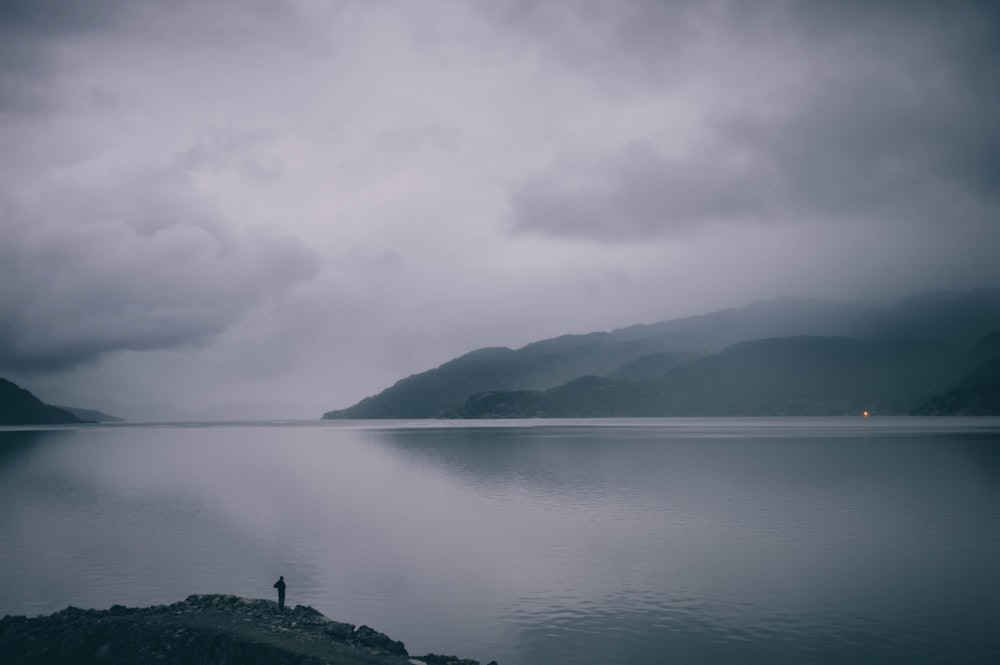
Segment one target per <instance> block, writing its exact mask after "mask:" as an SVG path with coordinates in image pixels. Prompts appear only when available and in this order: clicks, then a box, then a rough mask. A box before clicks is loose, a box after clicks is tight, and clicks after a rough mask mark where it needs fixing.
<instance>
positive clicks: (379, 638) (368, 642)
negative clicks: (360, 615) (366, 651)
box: [351, 626, 407, 656]
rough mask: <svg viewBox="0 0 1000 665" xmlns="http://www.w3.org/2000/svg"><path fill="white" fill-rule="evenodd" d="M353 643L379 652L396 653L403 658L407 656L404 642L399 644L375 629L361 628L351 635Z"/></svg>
mask: <svg viewBox="0 0 1000 665" xmlns="http://www.w3.org/2000/svg"><path fill="white" fill-rule="evenodd" d="M351 641H352V642H356V643H358V644H361V645H363V646H366V647H371V648H373V649H378V650H379V651H385V652H388V653H395V654H399V655H401V656H405V655H407V653H406V647H404V646H403V643H402V642H397V641H395V640H393V639H391V638H390V637H389V636H388V635H385V634H384V633H380V632H378V631H377V630H375V629H374V628H369V627H368V626H361V627H360V628H358V629H357V630H356V631H354V633H353V634H352V635H351Z"/></svg>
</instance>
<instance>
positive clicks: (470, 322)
mask: <svg viewBox="0 0 1000 665" xmlns="http://www.w3.org/2000/svg"><path fill="white" fill-rule="evenodd" d="M998 107H1000V9H997V8H996V7H994V3H988V2H953V3H939V2H908V3H905V4H901V3H897V2H879V1H874V2H871V1H869V2H853V1H847V2H837V3H816V2H799V1H795V0H763V1H761V2H753V3H748V2H737V1H727V0H717V1H713V2H684V1H678V2H660V1H653V0H630V1H628V2H619V1H617V0H615V1H612V0H571V1H569V2H560V3H537V2H528V1H527V0H504V1H501V2H491V3H468V2H463V1H459V0H431V1H429V2H423V3H409V2H401V1H400V2H394V1H391V0H386V1H384V2H355V1H350V0H344V1H342V2H332V3H312V2H306V1H303V0H254V1H252V2H236V1H235V0H217V1H214V2H188V1H186V0H185V1H182V2H169V3H168V2H157V1H155V0H149V1H146V2H126V1H124V0H96V1H94V2H88V3H75V2H58V1H56V0H51V1H50V0H41V1H28V0H14V1H11V2H6V3H3V6H2V7H0V148H2V149H0V235H2V242H0V375H4V376H7V377H9V378H14V379H17V380H20V381H21V382H22V383H25V384H26V385H28V386H29V387H35V388H36V389H39V390H40V391H41V392H42V393H43V397H49V398H50V399H52V400H58V401H62V402H64V403H69V402H72V401H74V400H75V401H76V403H79V405H80V406H100V404H102V403H104V404H109V403H114V404H120V403H123V402H127V401H128V400H130V399H143V400H148V401H152V402H173V403H185V404H188V405H202V404H205V403H221V402H224V401H229V400H233V399H254V400H261V399H271V398H274V399H280V400H282V401H289V402H304V401H307V400H308V401H311V402H313V403H316V404H317V409H316V414H317V415H318V414H319V413H320V412H321V411H322V410H326V409H330V408H336V407H340V406H346V405H347V404H349V403H351V402H353V401H356V400H357V399H359V398H361V397H364V396H365V395H367V394H370V393H372V392H376V391H378V390H379V389H381V388H383V387H385V386H386V385H387V384H389V383H391V382H393V381H395V380H396V379H398V378H401V377H402V376H405V375H407V374H409V373H413V372H417V371H422V370H424V369H427V368H429V367H432V366H434V365H436V364H439V363H441V362H443V361H446V360H448V359H450V358H452V357H454V356H456V355H459V354H460V353H463V352H465V351H468V350H471V349H473V348H477V347H480V346H487V345H508V346H517V345H520V344H524V343H528V342H530V341H533V340H536V339H540V338H543V337H547V336H553V335H557V334H561V333H566V332H587V331H591V330H598V329H608V328H613V327H617V326H621V325H628V324H632V323H637V322H642V321H655V320H660V319H665V318H669V317H672V316H682V315H688V314H697V313H701V312H705V311H709V310H711V309H715V308H719V307H725V306H733V305H740V304H744V303H746V302H748V301H750V300H753V299H757V298H769V297H774V296H777V295H802V296H816V297H830V298H842V299H854V298H876V297H893V296H901V295H905V294H907V293H909V292H913V291H920V290H924V289H929V288H970V287H977V286H996V285H998V284H1000V266H998V265H997V264H998V262H997V261H996V258H995V256H994V255H995V248H996V247H997V246H1000V221H998V220H1000V215H998V211H1000V205H998V203H1000V202H998V194H997V192H998V191H1000V187H998V184H1000V183H998V174H1000V157H998V155H1000V125H998V123H997V122H996V121H995V117H996V116H997V109H998ZM153 376H155V377H156V380H155V382H153V381H150V380H149V377H153ZM45 391H49V392H47V393H46V392H45ZM81 399H82V400H83V401H84V402H85V403H80V400H81ZM101 400H104V401H103V402H102V401H101Z"/></svg>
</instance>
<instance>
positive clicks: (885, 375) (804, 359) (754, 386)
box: [460, 337, 963, 418]
mask: <svg viewBox="0 0 1000 665" xmlns="http://www.w3.org/2000/svg"><path fill="white" fill-rule="evenodd" d="M962 356H963V351H962V349H961V348H960V347H956V346H953V345H950V344H946V343H943V342H923V341H911V340H900V341H886V342H859V341H856V340H851V339H847V338H839V337H788V338H775V339H766V340H759V341H753V342H743V343H740V344H737V345H734V346H732V347H730V348H728V349H726V350H725V351H723V352H722V353H719V354H716V355H713V356H710V357H707V358H703V359H700V360H696V361H694V362H691V363H689V364H687V365H684V366H681V367H678V368H676V369H674V370H672V371H670V372H669V373H668V374H666V375H665V376H663V377H661V378H659V379H656V380H653V381H625V380H615V379H609V378H605V377H596V376H592V377H582V378H580V379H577V380H575V381H572V382H570V383H567V384H565V385H562V386H559V387H557V388H553V389H551V390H547V391H544V392H539V391H536V392H524V391H522V392H518V393H505V392H503V391H493V392H489V393H484V394H480V395H475V396H473V397H471V398H470V399H469V400H468V401H467V402H466V404H465V406H464V407H463V409H462V410H461V411H460V415H462V416H463V417H466V418H500V417H554V418H566V417H618V416H632V417H641V416H765V415H842V414H852V413H860V412H861V411H862V410H865V409H867V410H871V411H874V412H876V413H907V412H909V411H910V410H911V409H913V408H914V406H915V405H917V404H920V403H921V402H922V401H924V400H926V399H927V398H928V397H929V396H931V395H933V394H934V393H935V392H936V391H938V390H940V389H941V387H942V386H946V385H948V384H949V382H950V381H952V380H954V377H955V372H956V369H957V367H958V366H959V362H960V359H961V358H962Z"/></svg>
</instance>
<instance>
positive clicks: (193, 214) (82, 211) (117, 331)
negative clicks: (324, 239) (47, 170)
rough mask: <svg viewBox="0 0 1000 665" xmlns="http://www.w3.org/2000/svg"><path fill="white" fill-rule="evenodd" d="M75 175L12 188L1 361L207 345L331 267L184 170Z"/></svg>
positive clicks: (51, 360) (7, 197)
mask: <svg viewBox="0 0 1000 665" xmlns="http://www.w3.org/2000/svg"><path fill="white" fill-rule="evenodd" d="M67 180H68V182H67ZM75 180H76V181H75V182H74V178H72V177H70V176H66V175H63V176H62V177H61V178H60V179H59V182H58V183H50V184H49V185H48V186H44V187H41V188H39V189H38V190H36V191H35V192H34V193H33V195H31V196H27V197H26V196H24V195H23V194H22V195H20V196H18V195H15V193H14V192H11V191H9V189H5V190H2V193H0V211H2V212H0V232H2V233H3V237H4V242H3V244H2V245H0V367H5V368H12V369H19V370H25V369H29V370H30V369H49V370H55V369H65V368H67V367H71V366H74V365H77V364H80V363H86V362H90V361H93V360H95V359H96V358H98V357H99V356H101V355H102V354H106V353H110V352H113V351H123V350H159V349H169V348H178V347H184V346H191V345H196V344H199V343H201V342H203V341H205V340H206V339H207V338H210V337H212V336H214V335H217V334H219V333H220V332H222V331H224V330H226V329H227V328H229V327H230V326H233V325H235V324H236V323H237V322H238V321H239V320H240V318H241V317H242V316H243V315H244V314H245V313H246V312H247V311H248V310H249V309H251V308H252V307H254V306H255V305H256V304H258V303H260V302H263V301H266V300H268V299H270V298H276V297H280V296H281V294H282V293H283V292H284V291H285V290H286V289H288V288H289V287H290V286H291V285H293V284H295V283H297V282H301V281H304V280H309V279H311V278H312V277H314V276H315V275H316V274H317V272H318V270H319V258H318V256H317V255H316V254H315V252H313V251H312V250H309V249H308V248H306V247H305V246H303V245H302V244H301V243H300V242H299V241H297V240H295V239H293V238H291V237H288V236H285V235H283V234H281V233H280V232H278V231H277V230H275V229H273V228H267V227H252V228H248V229H240V228H239V227H238V226H237V225H235V224H233V223H230V222H228V221H227V220H226V219H225V218H224V217H223V216H222V215H221V214H220V213H219V212H218V211H216V210H215V209H214V208H213V206H212V205H211V204H210V203H209V202H208V201H206V200H205V199H204V197H202V196H201V195H200V193H199V192H198V190H197V189H196V187H194V184H193V182H192V180H191V179H189V178H187V177H184V176H183V175H182V174H179V173H178V172H177V171H176V169H165V170H162V171H151V172H146V173H141V172H140V173H138V174H135V173H132V174H128V175H125V174H122V173H109V174H99V175H96V176H95V175H90V176H88V177H86V178H84V177H83V176H78V177H77V178H76V179H75ZM25 199H28V200H25Z"/></svg>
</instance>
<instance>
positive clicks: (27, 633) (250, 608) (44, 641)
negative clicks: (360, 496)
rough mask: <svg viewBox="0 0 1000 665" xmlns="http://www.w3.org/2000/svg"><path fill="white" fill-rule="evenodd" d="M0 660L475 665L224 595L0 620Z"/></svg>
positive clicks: (300, 609)
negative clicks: (418, 652) (414, 651)
mask: <svg viewBox="0 0 1000 665" xmlns="http://www.w3.org/2000/svg"><path fill="white" fill-rule="evenodd" d="M0 654H3V657H2V660H3V662H4V663H8V664H9V665H28V664H30V665H63V664H65V665H70V664H74V665H76V664H81V665H87V664H90V663H93V664H95V665H96V664H100V665H119V664H124V663H133V664H137V665H141V664H143V663H157V664H159V665H188V664H190V663H197V664H199V665H215V664H218V665H222V664H223V663H225V664H227V665H229V664H232V665H236V664H240V663H247V664H252V665H256V664H258V663H259V664H262V665H263V664H264V663H267V664H268V665H321V664H325V665H405V664H407V663H425V664H426V665H479V663H478V661H475V660H469V659H460V658H457V657H455V656H441V655H437V654H427V655H424V656H410V655H409V654H408V653H407V652H406V648H405V647H404V646H403V643H402V642H398V641H395V640H393V639H391V638H389V637H388V636H387V635H384V634H382V633H380V632H378V631H376V630H374V629H372V628H369V627H368V626H360V627H355V626H354V625H353V624H349V623H341V622H338V621H332V620H331V619H328V618H327V617H325V616H323V615H322V614H321V613H319V612H318V611H316V610H314V609H313V608H311V607H306V606H303V605H297V606H296V607H295V608H294V609H290V610H289V609H286V610H284V611H281V610H279V609H278V604H277V603H276V602H274V601H272V600H251V599H247V598H240V597H238V596H224V595H194V596H189V597H188V598H187V599H186V600H184V601H182V602H179V603H174V604H172V605H157V606H154V607H142V608H131V607H123V606H121V605H115V606H114V607H112V608H111V609H109V610H82V609H78V608H75V607H68V608H66V609H65V610H62V611H61V612H56V613H55V614H50V615H47V616H40V617H30V618H28V617H23V616H5V617H3V618H2V619H0ZM491 665H496V663H495V662H493V663H491Z"/></svg>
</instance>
